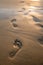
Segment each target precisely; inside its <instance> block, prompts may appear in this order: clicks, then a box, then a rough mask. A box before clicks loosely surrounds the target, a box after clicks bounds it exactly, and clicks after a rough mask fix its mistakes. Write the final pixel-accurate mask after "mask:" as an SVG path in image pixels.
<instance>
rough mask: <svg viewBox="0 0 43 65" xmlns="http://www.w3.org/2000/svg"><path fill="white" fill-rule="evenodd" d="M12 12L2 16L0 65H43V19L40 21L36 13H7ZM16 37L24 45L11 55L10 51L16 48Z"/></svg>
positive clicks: (0, 23) (0, 22) (0, 26)
mask: <svg viewBox="0 0 43 65" xmlns="http://www.w3.org/2000/svg"><path fill="white" fill-rule="evenodd" d="M19 9H20V7H19ZM19 9H16V11H17V12H18V10H19ZM2 11H3V10H2ZM26 11H27V10H26ZM26 11H25V12H26ZM10 12H11V11H10ZM10 12H8V11H7V12H6V15H4V14H1V15H2V17H1V16H0V17H1V18H0V65H43V21H42V22H41V21H39V19H37V18H36V16H34V14H33V16H32V15H30V14H26V15H24V13H25V12H18V13H17V12H16V15H12V13H11V14H8V15H7V13H10ZM4 16H5V17H4ZM6 16H7V17H6ZM37 16H40V15H37ZM3 17H4V18H3ZM14 19H16V20H14ZM36 19H37V20H36ZM12 20H13V22H12ZM13 24H14V25H17V26H14V25H13ZM39 24H40V25H42V27H41V26H40V25H39ZM15 39H19V40H20V41H21V42H22V47H21V48H20V49H19V50H18V51H17V52H16V53H15V55H14V56H13V57H10V56H9V53H10V52H11V51H13V50H15V46H14V44H13V43H14V41H15ZM17 48H18V47H17V46H16V49H17Z"/></svg>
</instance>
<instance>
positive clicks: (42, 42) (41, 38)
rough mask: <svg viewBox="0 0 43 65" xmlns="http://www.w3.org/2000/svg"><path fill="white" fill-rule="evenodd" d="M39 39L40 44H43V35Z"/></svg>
mask: <svg viewBox="0 0 43 65" xmlns="http://www.w3.org/2000/svg"><path fill="white" fill-rule="evenodd" d="M38 41H39V42H40V44H43V36H42V37H40V38H39V39H38Z"/></svg>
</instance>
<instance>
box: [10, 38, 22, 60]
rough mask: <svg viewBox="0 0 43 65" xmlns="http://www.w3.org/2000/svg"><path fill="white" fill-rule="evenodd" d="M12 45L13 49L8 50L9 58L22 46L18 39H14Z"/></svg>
mask: <svg viewBox="0 0 43 65" xmlns="http://www.w3.org/2000/svg"><path fill="white" fill-rule="evenodd" d="M13 47H14V49H13V50H11V51H10V52H9V58H10V59H13V58H14V56H15V55H16V53H17V52H18V51H19V50H20V48H21V47H22V42H21V41H20V40H19V39H16V40H14V43H13Z"/></svg>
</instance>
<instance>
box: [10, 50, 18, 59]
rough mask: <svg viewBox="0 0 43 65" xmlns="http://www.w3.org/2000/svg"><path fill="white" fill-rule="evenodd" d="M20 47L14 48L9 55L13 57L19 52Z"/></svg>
mask: <svg viewBox="0 0 43 65" xmlns="http://www.w3.org/2000/svg"><path fill="white" fill-rule="evenodd" d="M17 51H18V49H16V50H12V51H11V52H10V53H9V57H11V58H13V57H14V56H15V54H16V53H17Z"/></svg>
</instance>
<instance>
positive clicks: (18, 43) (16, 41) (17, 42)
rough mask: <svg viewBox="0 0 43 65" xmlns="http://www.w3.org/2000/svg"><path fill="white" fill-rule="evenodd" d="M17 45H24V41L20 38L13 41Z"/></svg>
mask: <svg viewBox="0 0 43 65" xmlns="http://www.w3.org/2000/svg"><path fill="white" fill-rule="evenodd" d="M13 44H14V45H15V46H18V47H19V48H21V47H22V42H21V41H20V40H19V39H16V40H15V41H14V43H13Z"/></svg>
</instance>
